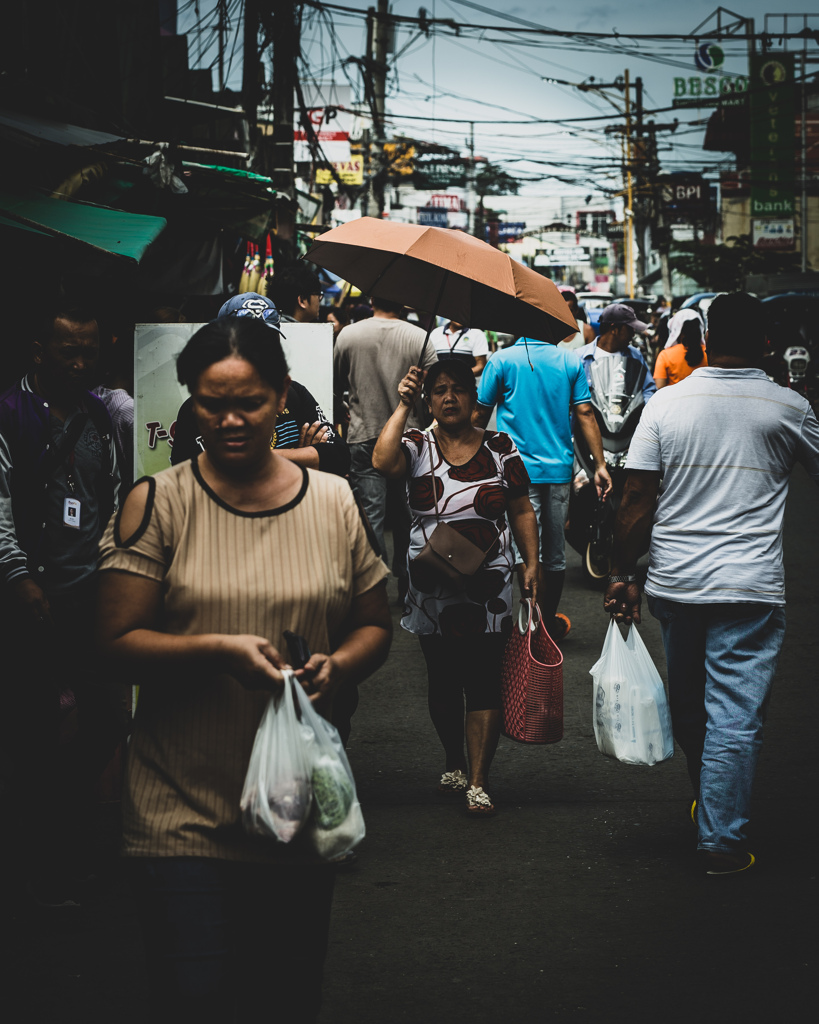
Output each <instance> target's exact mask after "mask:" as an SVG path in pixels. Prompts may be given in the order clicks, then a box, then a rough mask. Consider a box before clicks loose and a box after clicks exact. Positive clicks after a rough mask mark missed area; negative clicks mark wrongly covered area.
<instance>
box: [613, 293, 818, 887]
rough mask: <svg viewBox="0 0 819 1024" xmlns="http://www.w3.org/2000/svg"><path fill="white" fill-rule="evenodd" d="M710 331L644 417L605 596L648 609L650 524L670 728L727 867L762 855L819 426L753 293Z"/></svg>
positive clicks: (700, 823) (723, 304)
mask: <svg viewBox="0 0 819 1024" xmlns="http://www.w3.org/2000/svg"><path fill="white" fill-rule="evenodd" d="M705 337H706V347H707V350H708V361H709V365H708V366H707V367H700V368H699V369H697V370H695V371H694V372H693V373H692V374H691V376H690V377H688V378H687V379H686V380H684V381H681V382H680V383H679V384H677V385H675V386H674V387H673V388H665V389H663V390H662V391H659V392H658V393H657V395H655V397H654V398H653V399H652V400H651V402H650V403H649V404H648V405H647V406H646V409H645V411H644V413H643V416H642V419H641V420H640V423H639V426H638V427H637V432H636V433H635V435H634V439H633V441H632V443H631V448H630V450H629V457H628V469H629V471H630V472H629V476H628V481H627V483H626V489H625V493H624V495H623V501H622V504H621V506H620V511H619V513H618V517H617V526H616V532H615V552H614V558H613V569H612V575H611V577H610V582H609V586H608V589H607V590H606V595H605V599H604V606H605V609H606V611H608V612H610V613H611V614H614V615H615V617H616V618H617V620H618V621H622V622H631V621H632V620H633V621H634V622H639V621H640V588H639V585H638V583H637V580H636V575H635V570H636V565H637V559H638V557H639V555H640V553H641V551H644V550H645V547H646V542H647V540H648V535H649V532H650V534H651V548H650V552H649V570H648V579H647V580H646V585H645V591H646V594H647V595H648V603H649V608H650V609H651V612H652V614H653V615H654V616H655V617H656V618H657V619H659V621H660V624H661V627H662V633H663V643H664V646H665V651H666V659H667V661H668V685H669V696H670V701H671V716H672V721H673V724H674V736H675V738H676V740H677V742H678V743H679V745H680V746H681V747H682V749H683V751H684V753H685V755H686V759H687V762H688V772H689V775H690V777H691V782H692V784H693V787H694V794H695V798H696V800H695V804H694V807H693V808H692V817H694V819H695V821H696V824H697V828H698V832H699V842H698V849H699V850H700V851H701V854H700V856H701V857H702V859H703V861H704V865H705V868H706V871H707V873H708V874H710V875H722V874H734V873H736V872H739V871H744V870H746V869H747V868H749V867H751V865H752V864H753V863H754V857H753V854H751V853H750V852H749V851H748V850H747V849H746V846H745V842H746V838H745V826H746V824H747V821H748V814H749V810H750V798H751V786H752V783H753V778H754V773H755V770H756V765H757V760H758V757H759V752H760V748H761V746H762V726H763V720H764V715H765V708H766V705H767V701H768V697H769V694H770V690H771V684H772V683H773V677H774V673H775V671H776V663H777V658H778V656H779V651H780V649H781V647H782V640H783V637H784V632H785V586H784V573H783V567H782V519H783V515H784V511H785V499H786V497H787V493H788V481H789V478H790V473H791V470H792V469H793V466H794V464H795V463H796V462H801V463H802V464H803V465H804V466H805V468H806V469H807V471H808V472H809V473H810V475H811V476H812V477H813V479H814V480H816V482H817V483H819V423H817V420H816V416H815V415H814V413H813V412H812V411H811V408H810V405H809V404H808V402H807V401H806V400H805V399H804V398H802V397H801V396H800V395H797V394H796V393H795V392H793V391H790V390H788V389H787V388H782V387H779V386H778V385H776V384H774V383H772V382H771V381H770V380H768V378H767V377H766V375H765V373H764V372H763V371H762V370H761V369H760V365H761V360H762V353H763V350H764V346H765V316H764V308H763V306H762V304H761V303H760V302H759V301H758V300H757V299H754V298H752V297H751V296H750V295H745V294H743V293H736V294H731V295H720V296H718V297H717V298H716V299H714V302H713V303H712V305H711V307H710V309H709V311H708V331H707V333H706V336H705Z"/></svg>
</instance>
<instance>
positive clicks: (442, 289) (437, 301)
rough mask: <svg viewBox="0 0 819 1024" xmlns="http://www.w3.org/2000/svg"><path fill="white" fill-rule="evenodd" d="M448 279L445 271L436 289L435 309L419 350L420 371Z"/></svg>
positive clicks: (447, 273) (447, 272)
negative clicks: (422, 345) (439, 285)
mask: <svg viewBox="0 0 819 1024" xmlns="http://www.w3.org/2000/svg"><path fill="white" fill-rule="evenodd" d="M448 278H449V271H448V270H445V271H444V279H443V280H442V281H441V287H440V288H439V289H438V297H437V298H436V299H435V307H434V309H433V310H432V319H431V320H430V322H429V327H428V328H427V336H426V338H424V347H423V348H422V349H421V356H420V358H419V359H418V365H419V366H420V367H421V369H422V370H423V368H424V355H425V354H426V351H427V345H428V344H429V336H430V334H432V331H433V328H434V327H435V324H436V322H437V320H438V307H439V306H440V305H441V298H442V297H443V294H444V288H446V282H447V279H448Z"/></svg>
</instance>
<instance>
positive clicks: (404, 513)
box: [350, 438, 410, 578]
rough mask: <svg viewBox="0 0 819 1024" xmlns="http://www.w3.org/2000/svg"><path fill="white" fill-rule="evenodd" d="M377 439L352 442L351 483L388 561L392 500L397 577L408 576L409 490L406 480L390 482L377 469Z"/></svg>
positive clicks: (395, 570) (393, 561) (394, 569)
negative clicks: (387, 531) (386, 525)
mask: <svg viewBox="0 0 819 1024" xmlns="http://www.w3.org/2000/svg"><path fill="white" fill-rule="evenodd" d="M376 440H377V438H372V440H370V441H361V442H359V443H356V444H351V445H350V483H351V485H352V488H353V492H354V493H355V496H356V498H357V499H358V503H359V505H361V507H362V508H363V509H364V512H365V513H366V515H367V519H369V521H370V526H371V527H372V530H373V533H374V534H375V539H376V541H377V542H378V548H379V550H380V551H381V557H382V558H383V559H384V561H385V562H386V563H387V565H389V562H388V560H387V545H386V542H385V540H384V523H385V521H386V518H387V505H388V502H389V506H390V513H391V519H392V524H393V534H392V539H393V549H394V552H393V560H392V573H393V575H394V576H398V577H399V578H400V577H405V576H406V575H407V551H408V550H409V531H410V513H409V508H408V507H407V498H406V490H405V487H404V483H403V481H400V482H397V483H396V482H395V481H388V480H386V479H385V478H384V477H383V476H381V474H380V473H378V472H376V470H375V469H373V449H374V448H375V442H376Z"/></svg>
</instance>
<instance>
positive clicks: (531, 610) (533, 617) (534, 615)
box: [518, 597, 543, 633]
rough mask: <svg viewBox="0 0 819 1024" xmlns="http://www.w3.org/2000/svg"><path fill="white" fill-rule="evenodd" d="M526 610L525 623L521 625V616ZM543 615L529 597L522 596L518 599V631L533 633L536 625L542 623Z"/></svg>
mask: <svg viewBox="0 0 819 1024" xmlns="http://www.w3.org/2000/svg"><path fill="white" fill-rule="evenodd" d="M527 610H528V616H527V619H526V625H525V626H524V625H523V617H524V614H525V611H527ZM542 621H543V616H542V615H541V613H540V608H538V606H537V605H536V604H535V602H534V601H533V600H532V599H531V597H523V598H521V601H520V609H519V611H518V631H519V632H520V633H526V632H529V633H534V632H535V630H536V629H537V627H538V625H539V624H540V623H542Z"/></svg>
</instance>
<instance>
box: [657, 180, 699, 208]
mask: <svg viewBox="0 0 819 1024" xmlns="http://www.w3.org/2000/svg"><path fill="white" fill-rule="evenodd" d="M662 199H663V203H664V204H665V205H666V206H667V207H668V208H669V209H671V210H679V211H680V212H681V213H684V212H686V211H687V210H693V209H695V208H698V207H703V206H707V205H708V203H709V202H710V199H711V186H710V185H709V184H708V182H707V181H706V180H705V179H704V178H700V177H695V176H687V177H685V178H683V179H677V180H671V181H665V182H663V187H662Z"/></svg>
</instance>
